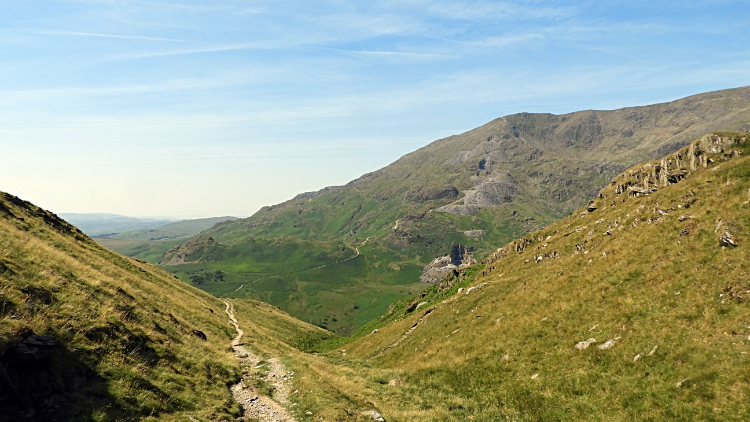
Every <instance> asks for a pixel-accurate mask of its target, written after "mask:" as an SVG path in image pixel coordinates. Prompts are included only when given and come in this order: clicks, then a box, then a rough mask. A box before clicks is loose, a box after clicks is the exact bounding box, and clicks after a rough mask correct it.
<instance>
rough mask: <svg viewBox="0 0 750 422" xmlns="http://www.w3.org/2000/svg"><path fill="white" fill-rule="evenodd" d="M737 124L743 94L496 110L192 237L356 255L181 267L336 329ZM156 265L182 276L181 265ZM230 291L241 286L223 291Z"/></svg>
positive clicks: (234, 245)
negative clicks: (444, 263)
mask: <svg viewBox="0 0 750 422" xmlns="http://www.w3.org/2000/svg"><path fill="white" fill-rule="evenodd" d="M748 128H750V87H745V88H737V89H732V90H725V91H717V92H711V93H707V94H701V95H696V96H693V97H689V98H685V99H681V100H677V101H673V102H670V103H665V104H656V105H651V106H645V107H631V108H625V109H620V110H614V111H580V112H576V113H570V114H565V115H552V114H529V113H521V114H516V115H511V116H506V117H503V118H499V119H497V120H494V121H492V122H490V123H488V124H486V125H484V126H482V127H480V128H477V129H474V130H472V131H469V132H466V133H463V134H461V135H456V136H451V137H448V138H445V139H441V140H438V141H435V142H433V143H431V144H430V145H428V146H426V147H424V148H421V149H419V150H417V151H415V152H413V153H410V154H407V155H405V156H404V157H402V158H400V159H399V160H397V161H396V162H394V163H393V164H391V165H389V166H387V167H385V168H383V169H381V170H378V171H376V172H373V173H369V174H366V175H364V176H362V177H361V178H359V179H357V180H354V181H352V182H350V183H348V184H346V185H344V186H339V187H335V186H334V187H328V188H325V189H323V190H321V191H320V192H312V193H306V194H302V195H300V196H298V197H297V198H295V199H293V200H290V201H287V202H284V203H282V204H278V205H274V206H271V207H265V208H263V209H261V210H260V211H258V212H257V213H256V214H255V215H253V216H252V217H249V218H243V219H237V220H234V221H230V222H225V223H220V224H218V225H216V226H215V227H213V228H212V229H210V230H208V231H206V232H204V233H202V236H209V237H211V238H212V239H213V240H214V241H215V244H214V245H213V246H212V247H211V248H209V250H210V249H212V248H213V249H216V250H217V251H219V250H236V251H240V250H243V249H248V248H251V247H252V248H253V250H254V251H256V252H254V256H261V255H263V254H264V253H268V254H270V255H273V254H274V249H275V248H276V246H274V245H276V243H277V242H278V240H276V239H284V241H285V242H293V243H295V245H296V248H297V249H296V250H298V251H299V253H300V255H305V253H306V254H307V255H309V256H312V255H315V253H316V251H317V250H318V249H319V247H320V246H319V245H320V243H317V242H332V243H330V245H340V244H342V243H343V244H345V245H346V246H347V247H349V248H350V251H351V250H352V249H354V248H355V247H356V248H358V251H359V252H360V254H359V255H358V256H357V257H356V258H353V259H351V260H348V261H345V263H342V264H341V265H326V266H324V267H320V268H316V267H319V266H321V265H323V264H328V262H327V261H325V260H317V259H316V260H315V262H316V263H318V264H317V265H313V262H312V261H310V265H309V266H306V268H308V269H309V270H306V271H301V270H303V268H294V272H293V273H292V272H291V271H289V270H288V269H287V268H286V267H285V263H284V261H283V260H279V261H278V263H279V265H277V266H275V267H273V268H265V269H264V270H263V271H262V272H263V274H262V275H258V276H257V277H256V276H254V275H252V274H250V273H242V274H240V273H237V272H236V270H235V268H237V263H239V262H240V261H241V260H242V259H243V258H242V256H241V255H231V258H228V257H225V256H223V255H222V253H218V252H217V253H216V254H213V255H212V254H210V253H209V255H210V259H209V258H208V257H207V258H206V259H203V260H200V261H198V262H196V265H197V267H195V269H194V271H203V272H205V273H215V272H216V271H221V272H225V273H227V274H230V275H232V274H233V275H232V276H231V277H230V276H227V277H225V278H224V281H223V282H221V281H220V282H217V283H215V284H216V286H217V287H211V290H210V291H212V292H214V293H215V292H221V293H220V294H225V295H228V296H231V297H248V298H250V297H252V298H261V299H263V300H269V301H270V303H272V304H274V305H277V306H280V307H282V308H283V309H285V310H287V311H288V312H290V313H292V314H293V315H295V316H296V317H298V318H301V319H304V320H306V321H308V322H312V323H314V324H318V325H321V326H325V327H327V328H329V329H332V330H334V331H336V332H337V333H339V334H343V335H347V334H349V333H350V332H351V331H352V330H353V329H356V328H357V327H358V326H361V325H362V324H363V323H364V322H366V321H368V320H369V319H371V318H372V317H374V316H376V315H379V314H380V313H382V312H383V311H384V310H385V309H386V307H387V304H388V303H390V302H391V301H392V300H394V299H398V298H399V297H403V296H405V295H408V294H411V293H413V292H415V291H418V290H420V289H421V288H422V287H421V286H420V285H419V284H416V283H417V281H418V280H419V277H420V274H421V272H422V268H423V267H424V266H425V265H427V264H428V263H430V262H431V261H433V259H434V258H436V257H438V256H444V255H447V254H448V253H449V252H450V251H451V249H452V247H453V246H454V245H463V246H466V247H468V248H471V249H472V250H474V252H473V253H474V256H475V257H476V258H478V259H481V258H483V257H486V256H488V255H489V254H491V253H492V251H493V249H494V246H495V245H498V244H504V243H506V242H508V241H510V240H512V239H514V238H517V237H520V236H522V235H524V234H525V233H528V232H530V231H533V230H537V229H539V228H541V227H544V226H545V225H547V224H550V223H552V222H554V221H557V220H558V219H560V218H562V217H564V216H566V215H568V214H569V213H570V212H572V211H573V210H575V209H576V208H578V207H580V206H582V205H584V204H585V203H586V201H588V200H589V199H590V198H591V197H593V196H594V195H596V192H598V191H599V190H600V189H601V188H602V187H604V186H605V185H606V184H607V183H608V182H609V180H611V179H612V177H614V176H615V175H617V174H618V173H620V172H621V171H622V170H624V169H625V168H627V167H629V166H632V165H634V164H636V163H638V162H642V161H645V160H648V159H653V158H658V157H661V156H663V155H665V154H666V153H668V152H671V151H675V150H677V149H679V148H680V147H682V146H684V145H687V143H688V142H690V141H692V140H694V139H695V138H697V137H699V136H701V135H702V134H703V133H706V132H709V131H713V130H747V129H748ZM183 243H185V242H183ZM243 244H246V245H244V246H243ZM263 245H265V246H263ZM222 248H223V249H222ZM164 250H165V251H166V249H164ZM263 251H267V252H263ZM349 253H350V254H351V252H349ZM207 256H208V255H207ZM227 259H231V260H232V261H233V262H232V263H231V264H230V263H229V262H228V261H227ZM254 260H255V258H249V261H253V262H254ZM253 265H254V264H253ZM164 268H168V267H164ZM169 270H170V271H175V272H177V273H178V274H180V277H182V278H183V279H186V278H188V277H185V273H181V272H183V269H181V268H176V267H175V268H169ZM240 276H241V277H240ZM269 276H273V277H269ZM261 277H262V278H261ZM254 280H257V283H255V282H254ZM221 283H223V285H222V284H221ZM243 284H245V285H247V286H251V287H252V288H250V289H248V288H246V287H243V288H241V289H239V290H233V287H232V286H234V288H236V287H237V286H239V285H243ZM203 286H205V287H201V288H206V287H208V284H204V285H203ZM384 297H385V298H386V300H382V299H383V298H384ZM321 304H322V305H321ZM323 313H325V314H327V315H329V316H330V319H329V320H328V321H324V320H323V319H322V315H323ZM334 320H335V321H334Z"/></svg>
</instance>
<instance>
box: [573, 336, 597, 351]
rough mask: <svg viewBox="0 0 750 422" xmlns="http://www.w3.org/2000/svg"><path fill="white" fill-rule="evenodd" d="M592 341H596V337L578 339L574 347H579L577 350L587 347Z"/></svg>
mask: <svg viewBox="0 0 750 422" xmlns="http://www.w3.org/2000/svg"><path fill="white" fill-rule="evenodd" d="M594 343H596V339H595V338H593V337H592V338H590V339H588V340H584V341H579V342H578V343H576V349H579V350H583V349H588V347H589V346H591V345H592V344H594Z"/></svg>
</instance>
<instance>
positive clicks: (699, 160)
mask: <svg viewBox="0 0 750 422" xmlns="http://www.w3.org/2000/svg"><path fill="white" fill-rule="evenodd" d="M745 142H747V135H742V134H711V135H706V136H704V137H702V138H701V139H699V140H697V141H695V142H692V143H690V144H689V145H688V146H687V147H685V148H682V149H681V150H679V151H677V152H675V153H674V154H671V155H668V156H666V157H664V158H662V159H661V160H659V162H658V163H657V162H648V163H645V164H642V165H640V166H636V167H633V168H631V169H630V170H628V171H626V172H625V173H623V174H621V175H619V176H617V177H615V178H614V179H612V182H611V186H612V187H614V194H615V195H621V194H624V193H627V195H628V196H631V197H638V196H645V195H650V194H651V193H653V192H655V191H656V190H657V189H659V188H663V187H667V186H669V185H672V184H675V183H678V182H679V181H680V180H682V179H684V178H686V177H688V175H689V174H690V172H691V171H695V170H696V169H697V168H698V167H707V166H708V164H709V163H713V162H715V161H717V160H727V159H729V158H731V157H736V156H737V155H739V154H740V151H739V150H738V149H735V148H732V145H735V144H739V143H745ZM608 191H609V189H607V188H605V189H604V190H603V191H602V192H601V193H600V194H599V199H604V198H605V196H607V194H608V193H609V192H608Z"/></svg>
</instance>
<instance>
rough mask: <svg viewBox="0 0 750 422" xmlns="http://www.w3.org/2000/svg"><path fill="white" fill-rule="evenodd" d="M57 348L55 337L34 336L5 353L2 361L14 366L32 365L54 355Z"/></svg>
mask: <svg viewBox="0 0 750 422" xmlns="http://www.w3.org/2000/svg"><path fill="white" fill-rule="evenodd" d="M55 346H57V341H56V340H55V338H54V337H52V336H40V335H36V334H32V335H29V336H28V337H26V338H24V339H23V340H22V341H21V342H20V343H18V344H17V345H16V346H15V347H11V348H10V349H9V350H8V351H7V352H5V354H4V355H3V356H2V361H3V362H4V363H8V364H14V363H22V362H24V363H31V362H36V361H39V360H43V359H47V358H48V357H50V356H51V355H52V350H53V349H54V348H55Z"/></svg>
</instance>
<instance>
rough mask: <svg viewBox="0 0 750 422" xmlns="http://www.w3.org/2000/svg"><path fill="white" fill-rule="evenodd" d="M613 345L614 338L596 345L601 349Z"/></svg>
mask: <svg viewBox="0 0 750 422" xmlns="http://www.w3.org/2000/svg"><path fill="white" fill-rule="evenodd" d="M614 345H615V339H612V340H607V341H606V342H604V343H602V344H600V345H599V346H598V347H599V349H601V350H607V349H609V348H611V347H612V346H614Z"/></svg>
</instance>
